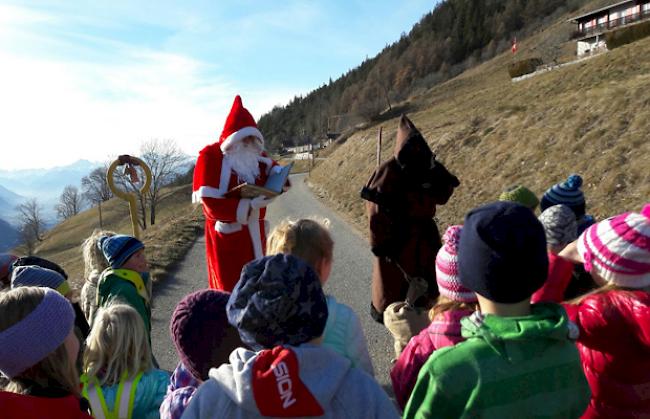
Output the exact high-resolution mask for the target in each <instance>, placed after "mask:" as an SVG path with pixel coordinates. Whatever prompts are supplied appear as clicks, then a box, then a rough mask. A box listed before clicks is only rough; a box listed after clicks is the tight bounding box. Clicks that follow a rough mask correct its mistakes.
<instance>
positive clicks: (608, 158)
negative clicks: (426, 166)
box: [310, 27, 650, 231]
mask: <svg viewBox="0 0 650 419" xmlns="http://www.w3.org/2000/svg"><path fill="white" fill-rule="evenodd" d="M552 30H553V27H552V28H550V29H548V30H547V31H545V32H542V33H540V34H537V35H535V36H534V37H532V38H531V39H529V40H527V41H526V42H524V43H523V45H522V52H523V53H524V54H526V53H529V54H530V53H531V52H530V51H526V46H527V45H531V46H532V45H538V44H539V43H540V42H541V41H542V40H543V39H548V38H551V37H552V34H549V31H552ZM571 45H574V43H571V44H570V45H569V46H563V47H562V48H564V49H566V50H567V51H568V50H569V49H570V46H571ZM524 54H522V55H524ZM649 56H650V39H646V40H642V41H639V42H636V43H634V44H631V45H627V46H625V47H621V48H619V49H616V50H614V51H611V52H608V53H607V54H604V55H601V56H599V57H596V58H594V59H592V60H588V61H586V62H584V63H580V64H576V65H573V66H568V67H564V68H562V69H558V70H555V71H551V72H548V73H544V74H541V75H539V76H536V77H533V78H531V79H528V80H524V81H521V82H517V83H512V82H511V81H510V78H509V76H508V73H507V64H508V63H509V62H510V61H511V60H512V57H511V54H509V53H507V54H503V55H500V56H498V57H496V58H495V59H493V60H491V61H489V62H487V63H484V64H482V65H481V66H478V67H476V68H474V69H471V70H470V71H467V72H465V73H463V74H461V75H460V76H458V77H457V78H455V79H452V80H450V81H448V82H447V83H444V84H443V85H440V86H437V87H435V88H433V89H431V90H430V91H428V92H427V93H426V94H423V95H421V96H419V97H416V98H411V102H412V103H411V104H412V106H413V107H414V108H415V109H416V110H415V111H413V112H412V113H411V114H410V116H411V118H412V119H413V120H414V122H415V124H416V125H417V127H418V128H420V130H421V131H422V133H423V134H424V136H425V138H427V139H428V140H429V143H430V145H431V146H432V148H433V150H434V151H435V152H436V154H437V155H438V158H439V160H441V161H442V162H444V163H445V165H446V166H447V167H448V168H449V169H450V170H451V171H452V172H453V173H455V174H456V175H457V176H458V177H459V178H460V179H461V182H462V185H461V187H460V188H459V189H458V190H457V191H456V193H455V194H454V196H453V197H452V199H451V200H450V202H449V203H448V204H447V205H446V206H443V207H439V212H438V218H439V219H440V221H441V226H440V228H441V229H442V228H444V226H445V225H446V224H450V223H458V222H461V221H462V218H463V216H464V214H465V213H466V212H467V211H468V210H470V209H471V208H474V207H476V206H478V205H480V204H482V203H485V202H489V201H492V200H494V199H496V197H497V196H498V195H499V193H500V191H501V190H503V189H504V188H506V187H508V186H510V185H514V184H523V185H526V186H528V187H529V188H530V189H532V190H533V191H534V192H536V193H537V194H538V195H541V194H542V193H543V192H544V191H545V190H546V189H547V188H548V187H550V186H551V185H553V184H555V183H557V182H559V181H563V180H564V179H566V177H567V176H568V175H569V174H570V173H579V174H581V175H582V177H583V179H584V182H585V184H584V185H583V190H584V193H585V196H586V198H587V206H588V212H589V213H590V214H593V215H594V216H596V218H597V219H601V218H603V217H606V216H610V215H613V214H617V213H620V212H623V211H626V210H637V211H638V210H640V208H641V206H642V205H643V204H644V203H645V202H647V201H648V200H649V197H650V171H648V167H649V164H650V141H648V140H647V138H646V137H647V135H648V133H649V132H650V107H649V106H648V105H650V59H648V58H647V57H649ZM563 61H564V60H563ZM383 126H384V147H383V151H382V152H383V156H384V159H386V158H387V157H388V156H389V155H390V154H391V153H392V148H393V146H394V140H395V130H396V126H397V119H393V120H391V121H387V122H384V123H383ZM378 128H379V126H378V125H375V126H372V127H369V128H368V129H366V130H363V131H360V132H358V133H356V134H354V135H353V136H352V137H351V138H350V139H349V140H348V141H347V142H346V143H345V144H343V145H341V146H340V147H338V148H336V150H334V152H333V153H332V155H331V157H330V158H329V159H328V160H327V161H324V162H323V163H322V164H320V165H319V166H318V167H316V168H315V169H314V170H313V171H312V174H311V176H310V182H311V183H312V185H313V187H314V190H315V192H317V194H318V195H320V196H321V197H323V198H325V199H326V200H328V201H329V202H330V203H331V204H332V205H333V206H334V207H335V208H336V209H337V210H339V211H340V212H342V213H343V215H344V216H346V218H348V219H349V220H350V221H352V223H353V224H355V225H356V226H357V227H359V228H360V229H361V231H365V229H366V220H365V214H364V207H363V202H362V201H361V199H360V198H359V190H360V189H361V187H362V186H363V185H364V184H365V182H366V181H367V179H368V177H369V176H370V174H371V172H372V170H373V169H374V166H375V144H376V143H375V141H376V135H377V130H378ZM333 173H335V174H336V176H332V174H333Z"/></svg>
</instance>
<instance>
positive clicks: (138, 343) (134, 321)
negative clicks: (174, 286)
mask: <svg viewBox="0 0 650 419" xmlns="http://www.w3.org/2000/svg"><path fill="white" fill-rule="evenodd" d="M152 367H153V365H152V362H151V346H150V344H149V339H148V337H147V331H146V330H145V328H144V321H143V320H142V317H140V314H138V312H137V311H136V310H135V309H134V308H133V307H131V306H129V305H126V304H120V303H111V304H109V305H108V306H106V307H103V308H101V309H99V311H98V312H97V316H96V317H95V322H94V324H93V328H92V330H91V331H90V335H88V338H87V339H86V350H85V352H84V371H85V373H86V374H87V375H88V376H91V377H92V376H94V377H97V379H98V381H99V383H100V385H102V386H104V385H108V386H111V385H114V384H117V383H119V381H120V378H121V377H122V374H124V373H125V372H126V376H127V379H133V378H135V376H136V375H137V374H138V373H139V372H144V371H148V370H150V369H151V368H152Z"/></svg>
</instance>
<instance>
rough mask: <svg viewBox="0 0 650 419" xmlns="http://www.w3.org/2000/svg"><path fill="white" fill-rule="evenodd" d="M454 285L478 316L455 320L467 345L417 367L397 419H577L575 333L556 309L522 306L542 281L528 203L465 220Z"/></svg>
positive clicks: (584, 392)
mask: <svg viewBox="0 0 650 419" xmlns="http://www.w3.org/2000/svg"><path fill="white" fill-rule="evenodd" d="M458 268H459V274H460V282H461V283H462V284H463V286H465V287H466V288H469V289H470V290H472V291H474V292H475V293H476V295H477V298H478V303H479V306H480V312H476V313H474V314H473V315H471V316H470V317H465V318H464V319H462V320H461V333H462V335H463V337H465V338H466V339H467V340H466V341H465V342H461V343H459V344H457V345H456V346H451V347H446V348H442V349H440V350H438V351H435V352H434V353H433V354H432V355H431V357H430V358H429V359H428V361H427V363H426V364H424V367H422V370H421V371H420V374H419V376H418V381H417V383H416V385H415V388H414V390H413V393H412V394H411V398H410V400H409V402H408V404H407V406H406V409H405V411H404V417H405V418H415V417H417V418H429V417H440V418H452V417H454V418H461V417H482V418H507V417H523V416H530V415H534V416H535V417H544V418H576V417H579V416H580V415H581V414H582V413H583V412H584V411H585V409H586V408H587V405H588V403H589V399H590V391H589V386H588V384H587V381H586V378H585V375H584V373H583V371H582V368H581V364H580V357H579V355H578V351H577V349H576V346H575V343H574V341H575V339H576V338H577V328H576V327H575V325H574V324H572V323H570V322H569V320H568V318H567V315H566V312H565V311H564V309H563V308H562V307H561V306H559V305H557V304H533V305H531V304H530V297H531V295H532V294H533V292H535V291H536V290H537V289H538V288H540V287H541V286H542V284H543V283H544V281H545V280H546V275H547V270H548V257H547V254H546V239H545V234H544V228H543V227H542V225H541V224H540V222H539V221H538V220H537V218H535V215H534V214H533V213H532V212H531V211H530V210H529V209H527V208H526V207H524V206H522V205H519V204H515V203H512V202H499V203H493V204H488V205H485V206H483V207H479V208H477V209H474V210H472V211H470V213H469V214H468V215H467V216H466V217H465V223H464V228H463V231H462V233H461V237H460V244H459V249H458Z"/></svg>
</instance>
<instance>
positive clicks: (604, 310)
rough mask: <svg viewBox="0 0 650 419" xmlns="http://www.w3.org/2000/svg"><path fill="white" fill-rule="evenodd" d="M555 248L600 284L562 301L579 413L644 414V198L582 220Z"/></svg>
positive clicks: (649, 282)
mask: <svg viewBox="0 0 650 419" xmlns="http://www.w3.org/2000/svg"><path fill="white" fill-rule="evenodd" d="M561 254H564V255H565V256H569V257H572V258H573V259H574V260H575V261H577V262H582V263H584V266H585V270H586V271H587V272H589V273H590V274H591V275H592V276H593V278H594V281H595V282H596V283H597V284H598V285H600V288H599V289H597V290H596V291H594V292H592V293H589V294H586V295H585V296H583V297H580V298H579V299H577V301H574V302H572V303H569V304H566V305H565V308H566V310H567V312H568V314H569V317H570V318H571V319H572V320H573V321H574V322H575V323H576V324H577V325H578V327H579V330H580V337H579V338H578V349H579V351H580V357H581V359H582V365H583V368H584V371H585V375H586V376H587V380H588V381H589V385H590V387H591V392H592V395H591V402H590V404H589V408H588V409H587V411H586V412H585V414H584V415H583V418H585V417H586V418H596V417H603V418H605V417H607V418H614V417H615V418H628V417H630V418H631V417H648V416H650V391H649V390H648V389H650V203H648V204H646V205H645V207H644V208H643V210H642V211H641V213H634V212H628V213H625V214H621V215H617V216H615V217H612V218H609V219H607V220H604V221H601V222H600V223H597V224H594V225H592V226H590V227H589V228H587V229H586V230H585V231H584V232H583V233H582V234H581V235H580V237H579V238H578V240H576V241H575V242H573V243H572V244H571V245H569V246H568V248H567V249H565V250H563V251H562V252H561Z"/></svg>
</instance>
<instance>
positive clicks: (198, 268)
mask: <svg viewBox="0 0 650 419" xmlns="http://www.w3.org/2000/svg"><path fill="white" fill-rule="evenodd" d="M292 183H293V187H292V188H291V190H290V191H289V192H288V193H287V194H285V195H282V196H281V197H279V198H277V199H276V202H274V203H273V204H272V205H271V206H270V207H269V211H268V213H267V214H268V215H267V219H268V220H269V221H270V222H271V227H273V226H275V225H276V224H277V223H278V222H279V221H280V220H282V219H283V218H286V217H290V218H294V219H295V218H300V217H309V216H317V217H325V218H329V220H330V221H331V232H332V235H333V238H334V242H335V245H334V266H333V268H332V274H331V276H330V279H329V280H328V282H327V284H326V286H325V291H326V292H327V293H329V294H332V295H334V296H335V297H336V299H337V300H338V301H340V302H342V303H345V304H348V305H349V306H350V307H352V308H353V309H354V310H355V311H356V312H357V314H358V315H359V318H360V319H361V324H362V326H363V329H364V332H365V335H366V340H367V342H368V348H369V350H370V355H371V357H372V361H373V364H374V367H375V376H376V378H377V380H378V381H379V383H380V384H381V385H382V386H383V387H384V388H385V389H386V390H387V391H388V392H389V393H392V391H391V390H390V378H389V375H388V373H389V371H390V359H391V357H392V351H393V349H392V348H393V344H392V339H391V337H390V334H389V333H388V331H387V330H386V329H385V328H384V327H383V326H380V325H378V324H377V323H375V322H374V321H373V320H372V319H371V317H370V314H369V312H368V310H369V305H370V278H371V274H372V255H371V253H370V250H369V247H368V245H367V242H366V241H365V239H363V238H362V237H361V236H360V235H359V234H358V233H357V232H356V231H355V230H354V229H353V228H352V227H350V226H349V225H347V224H346V223H345V222H344V221H343V220H342V219H341V218H339V217H338V216H337V215H336V214H335V213H334V212H333V211H332V210H330V209H329V208H327V207H326V206H325V205H323V204H322V203H321V202H320V201H318V200H317V199H316V198H315V197H314V196H313V195H312V193H311V192H310V190H309V188H308V187H307V185H305V183H304V175H294V176H292ZM206 278H207V274H206V267H205V241H204V239H203V236H202V235H201V237H200V238H199V239H198V240H197V242H196V243H195V244H194V245H193V246H192V248H191V249H190V251H189V253H188V254H187V256H186V257H185V259H184V260H183V262H181V263H180V264H179V266H178V268H177V270H176V271H175V272H173V273H172V274H171V275H170V277H168V279H167V280H165V281H164V282H163V283H161V284H157V285H156V288H155V290H154V309H153V319H152V329H153V330H152V340H153V346H154V353H155V355H156V358H157V359H158V361H159V363H160V365H161V367H162V368H165V369H169V370H173V369H174V368H175V366H176V363H177V362H178V357H177V355H176V352H175V350H174V346H173V344H172V342H171V339H170V338H169V318H170V316H171V313H172V311H173V310H174V307H175V306H176V303H177V302H178V301H179V300H180V299H181V298H182V297H183V296H184V295H186V294H188V293H190V292H192V291H195V290H198V289H201V288H204V287H205V286H206V285H207V279H206Z"/></svg>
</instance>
